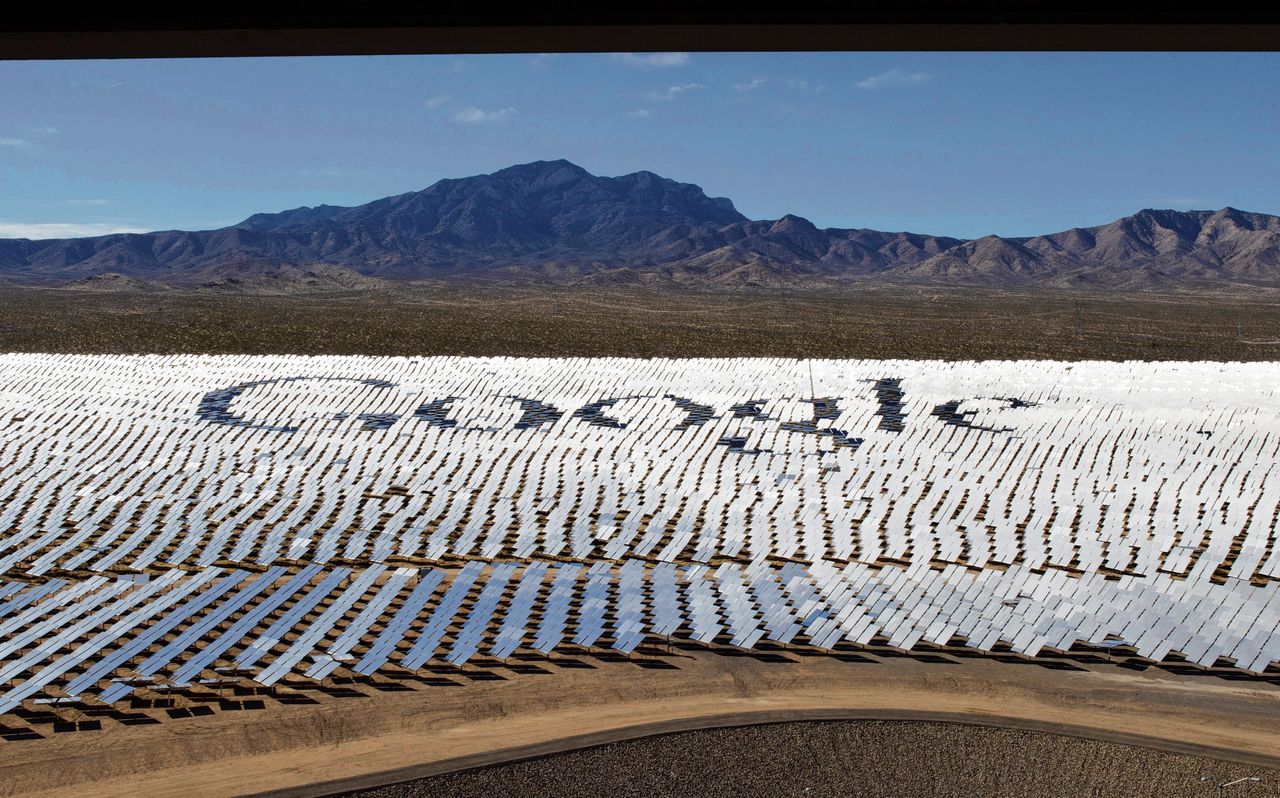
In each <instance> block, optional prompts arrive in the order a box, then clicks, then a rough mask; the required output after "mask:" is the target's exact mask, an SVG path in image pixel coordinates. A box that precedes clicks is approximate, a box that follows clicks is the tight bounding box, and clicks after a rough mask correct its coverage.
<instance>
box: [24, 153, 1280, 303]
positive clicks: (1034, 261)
mask: <svg viewBox="0 0 1280 798" xmlns="http://www.w3.org/2000/svg"><path fill="white" fill-rule="evenodd" d="M0 277H3V278H6V279H7V280H9V281H11V282H20V283H39V284H71V285H78V286H81V287H86V288H95V287H104V288H112V289H122V288H124V289H128V288H134V289H136V288H140V287H148V286H155V285H172V286H186V287H204V288H213V289H227V290H241V291H272V290H283V291H298V290H354V289H362V288H370V287H376V286H385V285H387V284H389V283H400V282H416V281H439V280H459V279H462V280H465V279H493V280H502V281H512V282H527V281H532V282H543V281H547V282H555V283H565V282H575V283H587V284H600V285H618V284H635V285H647V284H652V285H672V284H679V285H687V286H695V287H752V286H771V285H789V284H819V285H827V284H840V283H849V282H858V281H882V282H891V283H916V284H919V283H924V284H931V285H938V284H957V285H987V286H1005V287H1014V286H1060V287H1097V288H1103V287H1110V288H1130V289H1153V288H1174V289H1176V288H1212V287H1222V286H1229V285H1237V286H1238V285H1254V286H1262V285H1266V286H1280V217H1277V216H1271V215H1267V214H1261V213H1249V212H1245V211H1240V210H1236V209H1235V208H1223V209H1221V210H1217V211H1208V210H1206V211H1172V210H1142V211H1139V212H1137V213H1135V214H1133V215H1132V216H1126V217H1124V218H1123V219H1118V220H1116V221H1114V222H1111V223H1110V224H1105V225H1101V226H1098V227H1085V228H1073V229H1071V230H1066V231H1063V232H1059V233H1053V234H1049V235H1040V236H1033V237H1023V238H1005V237H1000V236H994V235H992V236H986V237H983V238H977V239H972V240H964V239H958V238H950V237H947V236H933V235H925V234H917V233H902V232H897V233H891V232H881V231H877V230H866V229H838V228H818V227H816V226H815V225H814V224H812V223H811V222H809V221H808V220H807V219H804V218H802V217H800V216H793V215H787V216H783V217H782V218H781V219H777V220H773V221H767V220H766V221H753V220H750V219H748V218H746V217H745V216H743V215H742V214H741V213H739V212H738V210H737V209H736V208H735V207H734V205H733V203H732V202H731V201H730V200H728V199H725V198H723V197H708V196H707V195H706V194H705V193H703V191H702V189H701V188H699V187H698V186H695V185H692V184H689V183H678V182H676V181H674V180H670V179H667V178H663V177H659V176H658V175H655V174H653V173H652V172H636V173H634V174H629V175H623V176H621V177H599V176H596V175H592V174H591V173H589V172H587V171H586V170H585V169H583V168H581V167H579V166H576V165H574V164H572V163H570V162H568V161H563V160H559V161H537V162H534V163H529V164H523V165H519V166H512V167H509V168H507V169H503V170H501V171H498V172H495V173H493V174H488V175H478V176H475V177H467V178H462V179H456V180H441V181H439V182H437V183H435V184H434V185H432V186H430V187H428V188H426V189H423V190H422V191H415V192H410V193H407V194H400V195H398V196H394V197H386V198H383V199H379V200H375V201H373V202H370V203H368V204H365V205H360V206H356V207H338V206H332V205H320V206H317V207H314V208H308V207H303V208H295V209H293V210H288V211H283V212H280V213H259V214H255V215H253V216H250V217H249V218H248V219H245V220H244V221H242V222H240V223H239V224H235V225H231V226H230V227H224V228H221V229H218V230H206V231H199V232H188V231H179V230H173V231H164V232H156V233H138V234H134V233H120V234H114V235H106V236H96V237H92V238H72V239H52V240H38V241H33V240H28V239H0Z"/></svg>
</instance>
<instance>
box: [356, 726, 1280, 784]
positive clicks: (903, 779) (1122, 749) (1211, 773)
mask: <svg viewBox="0 0 1280 798" xmlns="http://www.w3.org/2000/svg"><path fill="white" fill-rule="evenodd" d="M1241 776H1245V777H1248V776H1257V777H1259V778H1261V779H1262V781H1260V782H1257V783H1248V784H1246V785H1243V786H1241V787H1238V788H1237V789H1238V790H1239V791H1240V793H1241V794H1245V795H1252V796H1280V770H1267V769H1261V770H1257V769H1253V768H1249V767H1245V766H1241V765H1239V764H1235V763H1227V762H1222V761H1219V760H1213V759H1207V758H1203V757H1196V756H1190V755H1186V754H1174V753H1168V752H1164V751H1156V750H1152V749H1148V748H1141V747H1136V746H1128V745H1120V744H1115V743H1106V742H1100V741H1096V740H1083V739H1078V738H1069V737H1062V736H1058V735H1051V734H1045V733H1040V732H1028V731H1023V730H1015V729H997V728H989V727H981V726H973V725H970V724H959V723H936V722H901V721H855V722H842V721H825V722H823V721H819V722H794V723H784V722H780V723H773V724H768V725H756V726H738V727H728V728H716V729H704V730H699V731H689V732H677V733H672V734H666V735H661V736H655V737H645V738H640V739H635V740H629V741H626V742H618V743H610V744H605V745H600V746H597V747H593V748H586V749H578V750H575V751H570V752H567V753H560V754H551V755H547V756H542V757H538V758H535V759H526V760H522V761H517V762H511V763H507V764H501V765H494V766H490V767H484V768H476V769H473V770H466V771H460V772H454V773H449V774H444V775H439V776H435V777H430V778H424V779H419V780H415V781H408V782H403V783H397V784H391V785H388V786H385V787H379V788H374V789H370V790H367V791H359V792H351V793H347V794H348V795H351V796H353V798H354V797H355V796H358V797H359V798H436V797H437V796H440V797H441V798H443V797H444V796H449V797H450V798H472V796H474V797H475V798H481V796H491V795H508V796H535V795H557V796H561V797H562V798H578V796H582V797H584V798H585V797H586V796H595V795H610V796H615V798H627V797H629V796H637V797H638V796H672V798H675V796H685V795H702V796H726V798H728V797H729V796H734V797H735V798H737V797H741V798H756V797H757V796H758V797H759V798H775V796H780V795H795V794H799V795H806V796H862V795H866V796H881V795H895V796H908V797H914V796H921V798H924V797H925V796H938V795H964V796H973V797H974V798H988V797H990V798H996V797H997V796H1000V797H1001V798H1003V796H1022V795H1128V796H1151V798H1156V796H1160V798H1178V797H1180V796H1188V798H1190V797H1191V796H1203V795H1211V794H1213V792H1214V791H1215V789H1216V785H1217V784H1219V783H1222V782H1226V781H1230V780H1233V779H1236V778H1240V777H1241Z"/></svg>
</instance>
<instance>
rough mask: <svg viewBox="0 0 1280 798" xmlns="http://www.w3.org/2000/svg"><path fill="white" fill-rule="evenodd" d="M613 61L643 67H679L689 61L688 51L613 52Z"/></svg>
mask: <svg viewBox="0 0 1280 798" xmlns="http://www.w3.org/2000/svg"><path fill="white" fill-rule="evenodd" d="M610 57H611V58H613V60H614V61H617V62H618V63H619V64H626V65H627V66H633V67H641V68H643V69H654V68H657V69H662V68H665V67H680V66H684V65H686V64H688V63H689V54H688V53H613V54H612V55H611V56H610Z"/></svg>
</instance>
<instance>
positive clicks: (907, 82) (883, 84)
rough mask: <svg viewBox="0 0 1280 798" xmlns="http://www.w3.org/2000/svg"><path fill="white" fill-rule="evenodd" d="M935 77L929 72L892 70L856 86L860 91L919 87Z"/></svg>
mask: <svg viewBox="0 0 1280 798" xmlns="http://www.w3.org/2000/svg"><path fill="white" fill-rule="evenodd" d="M932 79H933V75H930V74H929V73H927V72H907V71H906V70H902V69H890V70H889V71H888V72H881V73H880V74H879V75H872V76H871V77H869V78H864V79H863V80H860V81H858V82H857V83H856V84H855V85H856V86H857V87H858V88H860V89H887V88H890V87H893V86H918V85H920V84H921V83H928V82H929V81H930V80H932Z"/></svg>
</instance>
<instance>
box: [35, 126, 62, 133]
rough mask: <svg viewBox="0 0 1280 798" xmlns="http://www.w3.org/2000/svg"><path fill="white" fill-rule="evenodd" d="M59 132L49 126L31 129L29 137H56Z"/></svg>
mask: <svg viewBox="0 0 1280 798" xmlns="http://www.w3.org/2000/svg"><path fill="white" fill-rule="evenodd" d="M61 132H62V131H60V130H58V129H57V128H56V127H50V126H49V125H42V126H40V127H33V128H31V135H33V136H56V135H58V134H59V133H61Z"/></svg>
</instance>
